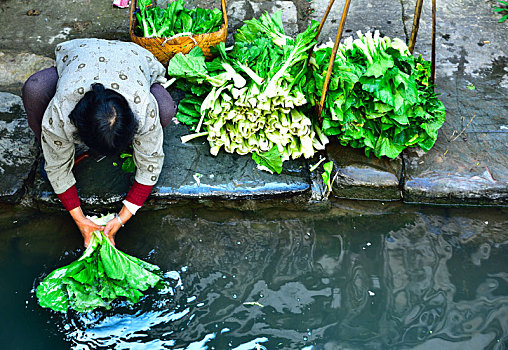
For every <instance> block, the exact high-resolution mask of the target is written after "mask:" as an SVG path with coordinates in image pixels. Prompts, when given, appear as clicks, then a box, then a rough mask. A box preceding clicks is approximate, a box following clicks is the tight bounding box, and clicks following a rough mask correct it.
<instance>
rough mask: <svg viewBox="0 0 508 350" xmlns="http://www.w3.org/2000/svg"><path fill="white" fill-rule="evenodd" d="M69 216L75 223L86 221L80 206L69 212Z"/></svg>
mask: <svg viewBox="0 0 508 350" xmlns="http://www.w3.org/2000/svg"><path fill="white" fill-rule="evenodd" d="M69 214H71V217H72V218H73V219H74V221H76V222H79V221H83V219H86V217H85V214H83V211H82V210H81V207H80V206H79V207H76V208H74V209H71V210H69Z"/></svg>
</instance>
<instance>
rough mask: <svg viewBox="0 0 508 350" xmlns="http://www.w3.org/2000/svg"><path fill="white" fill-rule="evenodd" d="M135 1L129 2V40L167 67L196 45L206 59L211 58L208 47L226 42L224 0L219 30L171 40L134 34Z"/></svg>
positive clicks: (226, 21)
mask: <svg viewBox="0 0 508 350" xmlns="http://www.w3.org/2000/svg"><path fill="white" fill-rule="evenodd" d="M137 3H138V2H137V0H132V1H131V11H130V24H129V34H130V37H131V40H132V41H133V42H134V43H136V44H138V45H140V46H142V47H144V48H145V49H147V50H148V51H150V52H151V53H153V54H154V56H155V57H156V58H157V59H158V60H159V61H160V62H161V63H162V64H163V65H164V66H167V65H168V62H169V60H170V59H171V58H172V57H173V56H174V55H176V54H177V53H178V52H182V53H188V52H189V51H190V50H192V48H194V47H195V46H196V45H198V46H199V47H200V48H201V49H202V50H203V54H204V55H205V56H206V57H207V58H212V57H213V56H212V54H211V53H210V46H216V45H218V44H219V43H220V42H221V41H223V42H225V41H226V36H227V34H228V17H227V13H226V12H227V6H226V0H221V5H222V14H223V17H224V23H223V24H222V26H221V27H220V29H219V30H218V31H216V32H213V33H205V34H197V35H193V36H192V37H190V36H181V37H176V38H173V39H171V40H168V38H157V37H153V38H145V37H140V36H137V35H136V34H135V32H134V30H135V28H136V27H137V25H138V19H137V18H136V16H135V9H136V7H137Z"/></svg>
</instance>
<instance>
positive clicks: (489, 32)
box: [0, 0, 508, 207]
mask: <svg viewBox="0 0 508 350" xmlns="http://www.w3.org/2000/svg"><path fill="white" fill-rule="evenodd" d="M187 3H188V6H190V7H192V6H201V7H218V6H220V1H218V0H214V2H213V4H212V3H211V2H209V1H205V0H187ZM227 4H228V15H229V16H228V17H229V28H230V31H229V32H230V34H229V40H231V39H232V33H233V32H234V30H235V29H236V28H238V27H239V26H240V24H241V22H242V21H243V20H246V19H251V18H252V17H253V16H259V15H260V14H261V13H263V12H264V11H265V10H267V11H269V12H273V11H275V10H277V9H279V8H280V9H282V10H283V18H284V22H285V23H284V24H285V26H286V29H287V31H288V33H289V34H294V33H295V32H296V31H302V30H304V29H305V28H306V26H307V24H308V19H309V18H311V19H315V20H318V21H320V20H321V18H322V15H323V13H324V11H325V9H326V7H327V5H328V0H312V1H310V2H307V1H305V0H293V1H258V0H237V1H236V0H235V1H228V2H227ZM494 4H496V2H495V1H493V0H488V1H485V2H480V3H478V2H476V1H474V0H459V1H458V2H446V3H444V2H438V10H437V16H438V21H437V75H436V77H437V80H436V81H437V88H436V90H437V92H438V93H440V94H441V96H440V98H441V100H442V101H443V103H444V104H445V107H446V110H447V116H446V122H445V125H444V126H443V128H442V129H441V130H440V133H439V138H438V141H437V142H436V144H435V146H434V148H433V149H432V150H430V151H429V152H428V153H427V154H424V153H422V152H419V151H417V150H415V149H412V150H408V151H406V152H405V153H404V156H403V163H404V166H405V169H404V177H403V178H402V179H401V173H402V169H401V166H402V163H401V161H400V160H396V161H389V160H388V159H381V160H378V159H375V158H371V159H369V158H366V157H364V156H363V152H362V151H358V150H352V149H347V148H342V147H339V146H338V145H331V146H330V147H329V149H328V154H327V157H328V158H330V159H333V160H334V162H335V170H338V171H339V176H338V177H337V179H336V182H335V184H334V191H333V194H332V195H333V196H336V197H340V198H361V199H379V200H396V199H399V198H401V197H402V198H403V200H404V201H408V202H429V203H461V204H462V203H466V204H505V205H506V204H507V203H508V193H507V192H508V169H507V167H508V166H507V164H508V155H507V154H506V144H507V141H508V99H507V97H506V96H508V71H507V69H506V67H507V66H508V59H507V56H508V53H507V51H506V42H508V31H506V30H505V28H506V26H505V24H500V23H498V22H497V21H498V19H499V18H500V16H499V15H498V14H496V13H493V12H492V6H493V5H494ZM414 5H415V4H414V2H412V1H406V0H403V1H401V2H400V1H381V2H374V1H373V0H362V1H360V2H352V3H351V7H350V10H349V14H348V19H347V21H346V25H345V30H344V33H343V36H344V37H346V36H350V35H356V34H355V32H356V31H357V30H362V31H364V32H365V31H368V30H375V29H378V30H380V32H381V33H382V34H384V35H388V36H390V37H399V38H402V39H407V38H408V37H409V34H410V31H411V25H412V17H413V13H414ZM423 5H424V8H423V12H422V17H421V22H420V30H419V34H418V40H417V43H416V48H415V53H416V54H418V53H422V54H423V56H424V58H425V59H428V60H430V28H431V11H430V6H431V2H424V4H423ZM343 6H344V0H341V1H340V2H336V3H335V4H334V5H333V7H332V11H331V13H330V15H329V17H328V20H327V23H326V25H325V27H324V29H323V32H322V33H321V36H320V41H328V39H329V38H331V39H333V38H334V37H335V34H336V32H337V28H338V24H339V21H340V15H341V13H342V9H343ZM29 10H38V11H39V14H38V15H32V16H28V15H27V11H29ZM128 14H129V10H128V9H118V8H114V7H112V6H111V2H104V1H99V0H90V1H86V2H75V1H71V0H63V1H59V2H44V1H40V0H31V1H23V2H21V3H20V2H18V1H14V0H3V1H0V22H1V23H2V26H3V30H2V34H1V35H0V47H2V53H3V54H4V55H2V54H1V53H0V90H2V91H10V92H14V93H16V94H18V95H19V94H20V90H19V88H20V86H21V84H22V81H23V80H24V79H25V77H27V76H29V75H30V74H31V73H33V71H35V70H38V69H40V68H44V67H43V66H44V65H45V64H49V61H48V58H47V57H53V55H54V53H53V51H54V47H55V45H56V44H58V43H59V42H62V41H65V40H69V39H72V38H78V37H99V38H107V39H120V40H129V38H128V21H129V16H128ZM9 50H15V51H9ZM30 52H33V53H35V54H36V55H32V54H30ZM6 53H9V54H10V55H11V56H5V54H6ZM44 56H47V57H44ZM2 60H3V61H2ZM2 62H3V63H2ZM2 64H3V65H2ZM4 66H5V67H4ZM4 68H5V69H4ZM2 74H3V75H2ZM6 86H7V88H6ZM12 96H13V95H12ZM12 96H11V95H10V94H1V95H0V105H1V106H9V107H5V108H10V104H9V103H11V102H9V101H13V98H14V99H15V97H12ZM17 101H18V102H16V103H17V106H18V107H15V108H18V111H17V112H15V114H16V115H19V116H21V115H23V112H22V110H21V107H20V103H19V98H18V100H17ZM2 108H3V107H2ZM9 111H10V109H9V110H8V111H7V112H2V118H4V116H6V115H12V114H9V113H10V112H9ZM473 117H474V118H473ZM1 123H2V128H0V132H4V131H5V130H7V129H8V128H11V129H16V127H18V128H19V127H20V126H21V125H22V124H23V123H26V122H25V121H24V116H23V117H22V118H21V119H19V120H18V121H16V123H19V125H18V124H16V125H17V126H16V127H15V126H14V124H12V123H11V122H5V121H4V119H2V121H1ZM23 125H24V126H23V128H24V129H26V130H25V131H26V132H27V135H28V136H27V137H29V136H31V133H30V132H29V129H28V128H27V126H26V124H23ZM9 130H10V129H9ZM186 132H187V131H186V128H185V127H184V126H181V125H180V126H179V125H171V127H170V128H169V129H168V130H167V131H166V133H165V135H166V136H165V137H166V140H165V147H166V155H167V157H166V163H165V168H164V173H163V175H162V176H161V178H160V181H159V183H158V184H157V186H156V187H155V188H154V191H153V193H152V196H151V199H150V201H149V202H148V203H147V207H150V205H152V204H154V205H157V206H160V205H164V203H167V201H171V200H173V199H174V200H182V199H184V198H186V199H189V200H194V199H196V198H197V199H200V200H205V199H207V198H208V199H210V202H213V201H217V200H218V199H227V198H235V199H236V198H256V199H257V200H258V201H259V198H260V197H264V196H268V197H270V196H271V197H277V198H282V197H285V196H295V195H296V197H302V198H303V197H305V198H307V197H311V200H321V201H322V200H324V199H325V198H326V196H323V193H322V192H323V187H322V181H321V180H320V171H322V167H320V168H319V169H318V171H317V172H314V173H313V174H312V180H311V179H310V176H309V174H308V173H307V172H308V171H307V169H308V164H307V162H306V161H298V162H287V163H285V165H284V169H285V170H284V171H285V172H284V174H283V175H282V176H275V175H270V174H268V173H265V172H261V171H259V170H257V169H256V168H255V163H254V162H253V161H252V160H251V157H250V156H236V155H230V154H225V153H223V152H221V154H220V155H219V156H218V157H212V156H211V155H210V154H209V149H208V145H207V143H206V141H205V140H204V139H202V140H199V139H198V140H195V141H192V142H191V143H189V144H181V143H180V141H179V137H180V136H181V135H183V134H185V133H186ZM30 140H31V139H30ZM18 141H19V140H18V139H16V140H14V141H12V142H18ZM0 142H2V145H3V143H4V142H11V141H7V139H5V140H4V137H3V136H2V138H1V139H0ZM12 142H11V144H12ZM28 142H29V143H30V142H33V140H31V141H28ZM11 144H9V152H18V150H19V149H20V148H19V147H10V146H11ZM30 145H31V144H30ZM24 147H26V144H24ZM30 147H32V146H30ZM30 147H29V148H30ZM11 148H12V150H11ZM21 149H24V148H21ZM27 152H28V153H25V155H26V158H23V159H24V160H23V162H26V168H24V167H22V166H16V167H15V168H12V167H11V168H10V170H9V171H10V174H12V175H10V176H11V178H12V179H13V180H12V181H14V180H16V181H15V182H16V184H15V185H11V186H8V187H6V188H7V190H5V191H6V192H2V193H3V194H1V195H0V201H5V199H6V198H11V199H15V200H19V198H18V197H20V194H21V193H22V192H23V190H22V189H23V183H25V182H26V180H25V179H27V176H29V174H30V171H29V170H30V169H32V165H33V164H34V162H35V159H36V148H34V150H33V151H32V149H31V148H30V151H27ZM4 154H5V151H4V150H2V153H1V155H2V157H3V156H4ZM20 159H21V158H20ZM113 161H114V159H108V160H102V161H101V162H99V163H97V162H96V159H93V158H87V159H85V160H84V161H83V162H82V163H81V164H79V165H78V166H77V167H76V178H77V180H78V191H79V193H80V196H81V198H82V201H83V203H84V205H85V206H90V207H92V206H94V207H95V206H97V205H99V203H102V204H101V205H113V204H115V203H116V204H118V202H120V201H121V199H122V198H123V197H124V195H125V193H126V192H127V190H128V188H129V185H130V183H131V181H132V176H131V175H127V174H124V173H123V172H122V171H121V170H120V169H119V167H116V168H115V167H113V166H112V162H113ZM315 162H317V159H314V160H311V161H309V162H308V163H311V164H314V163H315ZM0 163H1V162H0ZM2 166H3V165H2ZM35 167H37V166H35ZM2 169H3V168H2ZM198 174H201V176H199V175H198ZM4 177H5V176H4V175H2V179H3V178H4ZM5 178H6V179H7V177H5ZM6 183H7V182H6V181H2V183H1V184H0V186H4V185H5V186H7V185H6ZM400 183H401V184H402V194H401V191H400V190H399V188H400V187H401V186H400V185H399V184H400ZM28 187H29V189H30V194H31V195H32V196H33V197H34V198H35V199H36V200H37V201H38V202H40V203H46V204H51V205H53V204H54V205H57V206H59V207H61V205H60V204H59V202H58V200H57V197H56V196H55V195H54V194H53V192H52V189H51V187H50V186H49V184H48V183H47V182H45V180H43V179H42V178H41V177H40V176H39V175H37V176H36V180H35V184H34V185H33V186H31V183H30V186H28ZM0 188H1V187H0ZM7 192H9V193H11V194H5V193H7ZM14 193H15V194H14ZM302 194H303V195H302ZM279 196H280V197H279ZM27 199H30V198H27ZM104 203H106V204H104ZM116 204H115V205H116ZM303 205H305V204H303Z"/></svg>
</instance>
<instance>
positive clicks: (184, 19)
mask: <svg viewBox="0 0 508 350" xmlns="http://www.w3.org/2000/svg"><path fill="white" fill-rule="evenodd" d="M150 5H151V0H139V1H138V6H139V12H137V13H136V17H137V19H138V34H139V35H140V36H143V37H147V38H149V37H173V36H175V35H177V34H182V33H187V34H203V33H212V32H215V31H217V30H219V29H220V27H221V25H222V23H223V18H222V11H221V10H219V9H217V8H215V9H212V10H210V9H204V8H199V7H198V8H194V9H187V8H185V7H184V5H185V1H184V0H175V1H172V2H170V3H169V4H168V5H167V7H166V8H165V9H163V8H160V7H159V6H150Z"/></svg>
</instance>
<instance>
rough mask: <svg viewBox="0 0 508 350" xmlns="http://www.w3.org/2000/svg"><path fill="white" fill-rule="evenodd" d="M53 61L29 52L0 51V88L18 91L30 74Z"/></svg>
mask: <svg viewBox="0 0 508 350" xmlns="http://www.w3.org/2000/svg"><path fill="white" fill-rule="evenodd" d="M54 63H55V61H54V60H53V59H51V58H48V57H44V56H40V55H36V54H33V53H29V52H17V51H5V52H4V51H0V88H1V90H7V89H10V90H18V91H19V90H20V89H21V87H22V86H23V83H24V82H25V81H26V80H27V79H28V77H29V76H30V75H32V74H34V73H36V72H38V71H40V70H42V69H44V68H48V67H51V66H53V65H54Z"/></svg>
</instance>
